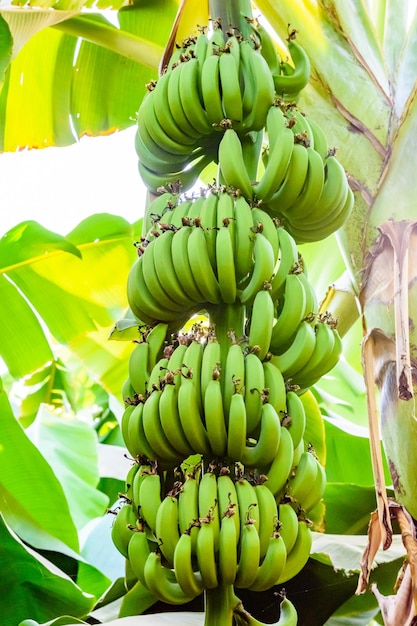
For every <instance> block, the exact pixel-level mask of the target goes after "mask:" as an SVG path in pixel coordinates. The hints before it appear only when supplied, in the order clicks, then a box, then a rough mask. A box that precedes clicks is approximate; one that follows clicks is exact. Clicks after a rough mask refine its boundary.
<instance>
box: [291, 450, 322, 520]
mask: <svg viewBox="0 0 417 626" xmlns="http://www.w3.org/2000/svg"><path fill="white" fill-rule="evenodd" d="M318 465H319V463H318V461H317V459H316V457H315V455H314V454H313V453H312V452H308V451H307V452H303V453H302V455H301V457H300V460H299V462H298V465H297V467H296V468H295V475H294V476H293V477H292V478H291V479H290V481H289V483H288V493H289V494H290V495H291V498H292V499H293V500H295V501H296V502H298V503H299V505H300V507H301V508H302V509H304V510H306V509H305V506H304V504H305V502H306V501H307V500H308V501H309V500H310V499H311V492H312V490H313V487H314V485H315V480H316V478H317V473H318V471H319V470H318ZM321 495H322V494H321ZM321 495H320V497H321Z"/></svg>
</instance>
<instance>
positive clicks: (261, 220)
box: [252, 206, 279, 260]
mask: <svg viewBox="0 0 417 626" xmlns="http://www.w3.org/2000/svg"><path fill="white" fill-rule="evenodd" d="M252 218H253V226H254V228H255V229H256V230H257V231H258V232H259V233H261V234H262V235H263V236H264V237H266V238H267V239H268V241H269V243H270V244H271V246H272V250H273V251H274V259H275V260H277V258H278V253H279V240H278V233H277V225H276V223H275V221H274V220H273V219H272V218H271V216H270V215H269V214H268V213H267V212H266V211H263V210H262V209H261V208H259V207H257V206H254V207H253V208H252Z"/></svg>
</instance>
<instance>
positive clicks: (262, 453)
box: [240, 402, 281, 467]
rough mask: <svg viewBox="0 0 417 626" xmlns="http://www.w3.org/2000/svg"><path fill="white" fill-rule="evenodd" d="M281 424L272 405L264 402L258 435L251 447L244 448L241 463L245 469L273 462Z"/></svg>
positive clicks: (277, 446)
mask: <svg viewBox="0 0 417 626" xmlns="http://www.w3.org/2000/svg"><path fill="white" fill-rule="evenodd" d="M280 437H281V422H280V418H279V416H278V413H277V412H276V411H275V409H274V407H273V406H272V404H269V403H268V402H266V403H265V404H264V405H263V406H262V413H261V420H260V433H259V436H258V441H257V442H256V443H255V444H254V445H253V446H245V447H244V449H243V451H242V454H241V457H240V459H241V461H242V463H243V465H244V466H245V467H258V466H259V465H260V464H263V463H265V464H267V463H270V462H272V461H273V459H274V458H275V455H276V454H277V451H278V448H279V442H280Z"/></svg>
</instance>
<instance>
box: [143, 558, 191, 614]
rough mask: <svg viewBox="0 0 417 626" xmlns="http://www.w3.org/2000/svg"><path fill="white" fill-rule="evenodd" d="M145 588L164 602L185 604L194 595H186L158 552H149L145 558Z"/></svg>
mask: <svg viewBox="0 0 417 626" xmlns="http://www.w3.org/2000/svg"><path fill="white" fill-rule="evenodd" d="M143 575H144V578H145V586H146V588H147V589H148V590H149V591H150V592H151V593H152V594H153V595H154V596H155V598H157V599H158V600H160V601H161V602H165V603H166V604H173V605H178V604H186V603H187V602H191V600H193V599H194V597H195V596H194V597H192V596H191V597H190V596H188V595H187V594H186V593H184V591H183V590H182V588H181V586H180V585H179V583H178V581H177V579H176V576H175V574H174V572H173V571H172V570H171V569H170V568H168V567H165V566H164V565H163V564H162V558H161V554H160V552H158V551H156V552H151V553H150V554H149V556H148V558H147V559H146V563H145V567H144V572H143Z"/></svg>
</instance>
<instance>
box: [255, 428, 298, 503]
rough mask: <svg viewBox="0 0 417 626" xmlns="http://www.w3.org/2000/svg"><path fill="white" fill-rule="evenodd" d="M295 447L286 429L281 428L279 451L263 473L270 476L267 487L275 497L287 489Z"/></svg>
mask: <svg viewBox="0 0 417 626" xmlns="http://www.w3.org/2000/svg"><path fill="white" fill-rule="evenodd" d="M293 458H294V447H293V443H292V438H291V435H290V433H289V431H288V430H287V429H286V428H281V437H280V440H279V446H278V451H277V454H276V456H275V458H274V459H273V461H272V463H271V464H270V465H268V466H266V467H265V468H263V473H265V474H266V475H267V476H268V480H267V481H266V483H265V484H266V486H267V487H268V489H270V490H271V491H272V493H273V494H274V496H276V497H277V496H278V495H279V494H280V493H281V491H282V489H283V488H284V487H285V485H286V483H287V481H288V479H289V477H290V474H291V470H292V466H293Z"/></svg>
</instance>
